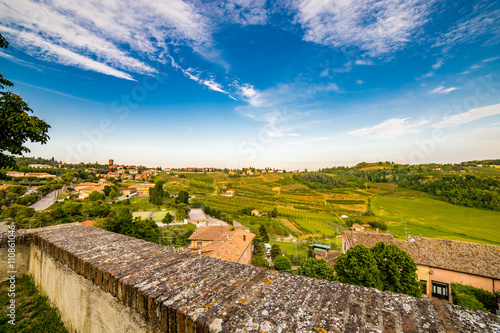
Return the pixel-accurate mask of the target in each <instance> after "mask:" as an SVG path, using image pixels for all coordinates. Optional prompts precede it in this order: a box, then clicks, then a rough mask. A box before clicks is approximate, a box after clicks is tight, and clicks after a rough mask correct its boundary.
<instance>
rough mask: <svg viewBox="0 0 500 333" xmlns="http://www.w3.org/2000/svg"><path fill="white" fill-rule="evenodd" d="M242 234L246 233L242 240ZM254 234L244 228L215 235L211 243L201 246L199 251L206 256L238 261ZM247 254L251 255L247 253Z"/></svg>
mask: <svg viewBox="0 0 500 333" xmlns="http://www.w3.org/2000/svg"><path fill="white" fill-rule="evenodd" d="M243 235H246V237H245V240H243ZM254 237H255V234H252V233H251V232H248V231H246V230H242V229H239V230H235V231H231V232H229V233H227V234H225V235H221V236H219V237H217V238H216V239H215V240H214V241H213V242H212V243H210V244H209V245H207V246H205V247H203V248H202V249H201V253H202V254H203V255H205V256H207V257H212V258H217V259H221V260H226V261H232V262H238V260H239V259H240V258H241V256H242V255H243V254H244V252H245V250H246V249H247V248H248V247H249V245H250V244H252V240H253V239H254ZM247 255H252V254H251V253H248V254H247Z"/></svg>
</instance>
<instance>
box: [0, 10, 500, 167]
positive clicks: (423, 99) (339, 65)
mask: <svg viewBox="0 0 500 333" xmlns="http://www.w3.org/2000/svg"><path fill="white" fill-rule="evenodd" d="M0 33H1V34H2V35H4V36H5V37H6V38H7V39H8V40H9V42H10V46H9V47H8V48H7V49H3V50H2V51H1V52H0V70H1V71H3V72H4V73H5V76H6V77H7V78H9V79H11V80H12V81H13V82H14V84H15V86H14V90H15V91H16V92H18V93H20V94H21V95H22V96H23V98H24V99H25V100H27V101H28V102H29V104H30V106H31V108H32V109H33V110H34V111H35V114H36V115H37V116H39V117H42V118H44V119H46V121H47V122H48V123H49V124H50V125H51V126H52V128H51V130H50V132H49V135H50V137H51V139H50V141H49V143H48V144H46V145H43V146H41V145H37V144H30V145H29V147H30V148H31V150H32V152H31V154H29V155H30V156H32V155H34V156H44V157H52V156H53V157H55V158H56V159H58V160H63V161H66V162H80V161H85V162H87V161H89V162H94V161H99V162H106V161H107V160H108V159H109V158H113V159H114V160H115V161H116V163H119V164H142V165H147V166H162V167H179V166H215V167H221V168H224V167H229V168H235V167H239V168H241V167H247V166H254V167H274V168H285V169H288V170H291V169H304V168H308V169H310V170H314V169H318V168H321V167H327V166H334V165H354V164H357V163H359V162H361V161H368V162H371V161H394V162H398V163H412V164H418V163H427V162H460V161H464V160H471V159H484V158H500V93H499V92H500V52H499V51H500V3H499V2H497V1H458V2H457V1H420V0H412V1H408V0H380V1H373V0H367V1H360V0H336V1H334V0H331V1H330V0H323V1H316V0H310V1H305V0H304V1H293V0H292V1H275V2H266V1H246V0H239V1H227V2H218V1H217V2H216V1H213V2H210V1H203V2H202V1H181V0H169V1H146V0H144V1H142V0H141V1H116V0H106V1H98V0H95V1H94V0H90V1H81V2H75V1H64V0H53V1H50V0H46V1H41V2H34V1H29V0H4V1H2V2H1V3H0Z"/></svg>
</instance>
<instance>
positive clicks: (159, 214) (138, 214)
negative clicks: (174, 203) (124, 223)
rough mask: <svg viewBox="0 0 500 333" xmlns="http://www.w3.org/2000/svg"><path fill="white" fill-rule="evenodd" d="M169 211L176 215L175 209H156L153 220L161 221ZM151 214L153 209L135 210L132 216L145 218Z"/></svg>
mask: <svg viewBox="0 0 500 333" xmlns="http://www.w3.org/2000/svg"><path fill="white" fill-rule="evenodd" d="M167 213H170V214H172V215H174V211H173V210H171V211H170V210H169V211H155V212H154V213H153V221H155V222H161V220H162V219H163V218H164V217H165V215H167ZM150 214H151V211H144V212H133V213H132V216H133V217H140V218H141V219H143V220H145V219H147V218H148V217H149V215H150Z"/></svg>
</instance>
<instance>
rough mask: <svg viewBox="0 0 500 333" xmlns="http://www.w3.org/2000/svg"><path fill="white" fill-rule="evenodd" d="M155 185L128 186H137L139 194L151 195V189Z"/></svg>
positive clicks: (134, 186)
mask: <svg viewBox="0 0 500 333" xmlns="http://www.w3.org/2000/svg"><path fill="white" fill-rule="evenodd" d="M153 187H155V184H135V185H132V186H129V187H128V188H130V189H133V188H135V190H136V191H137V195H149V189H150V188H153Z"/></svg>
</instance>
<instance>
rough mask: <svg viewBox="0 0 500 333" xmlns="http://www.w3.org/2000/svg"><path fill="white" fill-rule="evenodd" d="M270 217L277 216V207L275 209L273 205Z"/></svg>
mask: <svg viewBox="0 0 500 333" xmlns="http://www.w3.org/2000/svg"><path fill="white" fill-rule="evenodd" d="M271 217H272V218H277V217H278V209H276V207H274V209H273V210H272V212H271Z"/></svg>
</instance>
